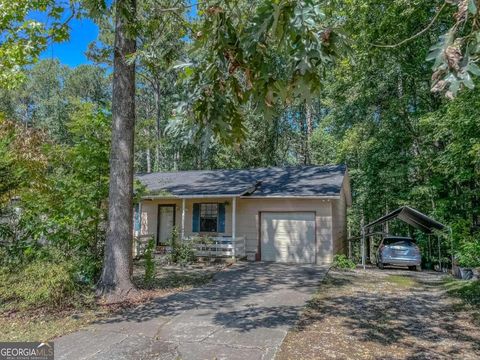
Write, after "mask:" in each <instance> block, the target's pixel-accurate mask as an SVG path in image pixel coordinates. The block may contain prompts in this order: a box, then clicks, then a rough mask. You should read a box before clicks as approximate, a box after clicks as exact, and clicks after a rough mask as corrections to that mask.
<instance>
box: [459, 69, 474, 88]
mask: <svg viewBox="0 0 480 360" xmlns="http://www.w3.org/2000/svg"><path fill="white" fill-rule="evenodd" d="M462 82H463V85H465V86H466V87H467V88H469V89H470V90H471V89H473V88H474V87H475V84H474V83H473V80H472V78H471V77H470V74H469V73H468V72H466V73H465V76H464V77H463V79H462Z"/></svg>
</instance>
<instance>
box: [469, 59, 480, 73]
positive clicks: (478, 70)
mask: <svg viewBox="0 0 480 360" xmlns="http://www.w3.org/2000/svg"><path fill="white" fill-rule="evenodd" d="M467 71H468V72H469V73H472V74H473V75H480V67H479V66H478V65H477V64H475V63H472V62H471V63H468V65H467Z"/></svg>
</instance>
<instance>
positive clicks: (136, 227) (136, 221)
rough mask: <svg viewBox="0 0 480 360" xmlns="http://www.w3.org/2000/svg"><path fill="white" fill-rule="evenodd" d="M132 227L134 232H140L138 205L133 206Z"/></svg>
mask: <svg viewBox="0 0 480 360" xmlns="http://www.w3.org/2000/svg"><path fill="white" fill-rule="evenodd" d="M133 218H134V226H133V229H134V230H135V231H138V232H140V230H141V229H140V224H141V222H140V204H135V206H134V217H133Z"/></svg>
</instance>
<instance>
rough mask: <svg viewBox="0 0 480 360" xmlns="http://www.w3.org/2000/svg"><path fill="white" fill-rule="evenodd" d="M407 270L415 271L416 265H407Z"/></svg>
mask: <svg viewBox="0 0 480 360" xmlns="http://www.w3.org/2000/svg"><path fill="white" fill-rule="evenodd" d="M408 270H412V271H416V270H417V266H416V265H413V266H409V267H408Z"/></svg>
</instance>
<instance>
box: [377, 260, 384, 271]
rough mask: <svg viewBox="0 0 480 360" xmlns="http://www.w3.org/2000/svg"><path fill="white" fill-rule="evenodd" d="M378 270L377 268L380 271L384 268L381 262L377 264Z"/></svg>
mask: <svg viewBox="0 0 480 360" xmlns="http://www.w3.org/2000/svg"><path fill="white" fill-rule="evenodd" d="M378 268H379V269H380V270H383V268H384V266H383V263H382V262H379V263H378Z"/></svg>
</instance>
